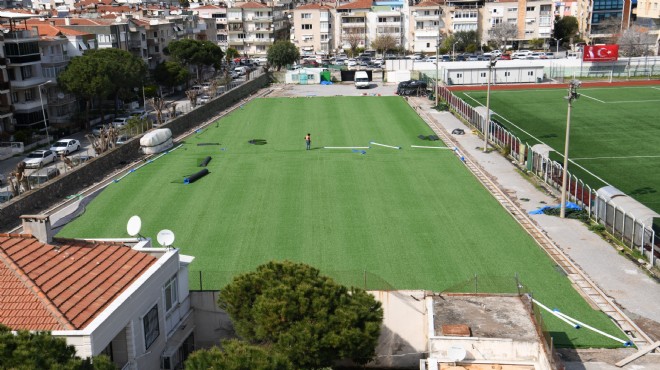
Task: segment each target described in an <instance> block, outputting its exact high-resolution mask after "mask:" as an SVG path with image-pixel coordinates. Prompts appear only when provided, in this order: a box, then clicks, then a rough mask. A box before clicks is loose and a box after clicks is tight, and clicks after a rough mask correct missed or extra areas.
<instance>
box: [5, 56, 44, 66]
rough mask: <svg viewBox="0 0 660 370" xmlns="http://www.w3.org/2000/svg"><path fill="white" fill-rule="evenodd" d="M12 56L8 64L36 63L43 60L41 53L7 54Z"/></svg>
mask: <svg viewBox="0 0 660 370" xmlns="http://www.w3.org/2000/svg"><path fill="white" fill-rule="evenodd" d="M7 57H9V58H10V60H9V63H8V65H16V64H24V63H35V62H40V61H41V54H30V55H7Z"/></svg>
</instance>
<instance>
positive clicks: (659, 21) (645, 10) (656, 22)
mask: <svg viewBox="0 0 660 370" xmlns="http://www.w3.org/2000/svg"><path fill="white" fill-rule="evenodd" d="M635 10H636V12H637V13H636V14H637V19H636V22H635V23H636V24H637V25H639V26H641V27H644V28H645V29H647V30H648V32H649V33H650V34H651V35H653V36H654V37H655V40H656V41H655V45H653V48H654V50H655V54H656V55H657V54H658V51H659V50H660V0H638V2H637V9H635Z"/></svg>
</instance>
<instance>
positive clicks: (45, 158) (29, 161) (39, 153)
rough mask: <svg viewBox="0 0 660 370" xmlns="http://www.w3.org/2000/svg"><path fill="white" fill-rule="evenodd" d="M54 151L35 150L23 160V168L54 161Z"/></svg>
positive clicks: (41, 165) (39, 166) (40, 165)
mask: <svg viewBox="0 0 660 370" xmlns="http://www.w3.org/2000/svg"><path fill="white" fill-rule="evenodd" d="M55 158H56V156H55V153H54V152H53V151H51V150H35V151H34V152H32V153H30V154H28V155H27V157H26V158H25V159H24V160H23V162H25V168H41V167H43V166H44V165H46V164H48V163H53V162H55Z"/></svg>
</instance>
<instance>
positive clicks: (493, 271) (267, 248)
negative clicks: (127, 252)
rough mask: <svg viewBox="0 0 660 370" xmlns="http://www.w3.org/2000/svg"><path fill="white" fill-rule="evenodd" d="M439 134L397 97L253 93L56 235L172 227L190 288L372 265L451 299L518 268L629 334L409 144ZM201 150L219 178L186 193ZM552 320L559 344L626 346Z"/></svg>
mask: <svg viewBox="0 0 660 370" xmlns="http://www.w3.org/2000/svg"><path fill="white" fill-rule="evenodd" d="M308 132H309V133H311V137H312V145H311V147H312V150H309V151H308V150H305V142H304V136H305V134H307V133H308ZM431 134H433V132H432V131H431V129H430V128H429V127H428V126H427V125H426V124H425V123H424V122H423V121H422V120H421V119H420V118H419V116H418V115H417V114H416V113H415V112H414V111H413V110H412V109H411V108H410V107H409V106H408V105H407V103H406V102H405V101H404V100H403V99H401V98H399V97H328V98H265V99H257V100H254V101H252V102H250V103H248V104H246V105H245V106H244V107H242V108H241V109H238V110H237V111H235V112H234V113H232V114H231V115H229V116H227V117H224V118H222V119H221V120H219V121H218V122H216V123H213V124H211V125H210V126H208V127H207V128H205V129H203V130H201V131H200V132H198V133H196V134H194V135H193V136H191V137H189V138H187V139H186V140H185V142H184V143H183V145H182V146H181V147H180V148H178V149H177V150H174V151H172V152H170V153H169V154H167V155H165V156H163V157H161V158H160V159H158V160H156V161H154V162H152V163H150V164H148V165H146V166H144V167H142V168H140V169H139V170H138V171H136V172H134V173H131V174H130V175H129V176H127V177H125V178H123V179H122V180H121V181H119V182H117V183H112V184H110V185H109V186H108V187H107V188H106V189H105V190H104V191H103V192H102V193H101V194H100V195H99V196H98V197H97V198H96V199H95V200H94V201H93V202H92V203H91V204H89V205H88V206H87V209H86V211H85V213H84V214H83V215H82V216H81V217H80V218H78V219H76V220H75V221H73V222H72V223H71V224H69V225H67V226H66V227H65V228H64V229H63V230H62V231H61V232H60V233H59V234H58V236H61V237H89V238H103V237H121V236H126V222H127V220H128V219H129V218H130V217H131V216H132V215H139V216H140V217H141V218H142V225H143V228H142V234H143V235H145V236H149V237H151V238H153V239H154V240H155V235H156V233H157V232H158V231H159V230H161V229H166V228H167V229H171V230H173V231H174V233H175V234H176V241H175V243H174V246H175V247H177V248H180V249H181V252H182V253H184V254H188V255H192V256H195V261H194V262H193V264H192V266H191V270H193V271H192V273H191V281H194V280H196V276H197V272H196V271H202V272H203V276H204V279H205V283H204V284H205V287H206V286H207V284H208V283H215V284H216V285H215V287H216V289H220V288H221V287H222V286H223V285H224V284H226V283H227V282H228V281H229V279H230V278H231V277H232V276H234V275H236V274H239V273H242V272H246V271H250V270H253V269H254V268H255V267H256V266H257V265H259V264H262V263H264V262H267V261H270V260H283V259H289V260H293V261H300V262H304V263H308V264H311V265H313V266H315V267H317V268H319V269H320V270H321V271H322V272H323V273H326V274H328V275H330V276H332V277H334V278H336V279H337V280H339V281H340V282H342V283H345V284H353V285H356V286H360V287H361V286H363V277H364V272H365V271H366V272H367V273H368V275H369V276H370V279H375V280H379V281H381V282H386V283H387V284H388V285H389V286H391V287H393V288H396V289H428V290H434V291H443V290H446V289H450V288H453V287H456V286H463V284H464V283H465V282H466V281H469V280H470V279H471V278H473V277H474V276H475V275H477V276H479V282H480V286H481V288H480V289H481V290H480V291H482V292H483V291H485V290H487V289H488V287H489V285H490V288H491V291H493V292H501V291H512V290H515V280H514V276H515V275H516V274H518V276H519V278H520V281H521V282H522V283H523V284H524V285H526V286H527V287H528V288H529V289H530V290H531V291H532V292H533V294H534V297H535V298H536V299H538V300H539V301H541V302H543V303H545V304H546V305H549V306H550V307H553V308H554V307H556V308H558V309H560V310H562V311H563V312H565V313H566V314H568V315H571V316H574V317H576V318H579V319H580V320H581V321H583V322H586V323H589V324H590V325H592V326H595V327H597V328H599V329H601V330H604V331H606V332H608V333H610V334H612V335H615V336H618V337H622V338H623V337H624V335H623V334H622V333H621V332H620V330H619V329H618V328H617V327H616V326H615V325H614V324H613V323H612V322H611V321H610V320H609V319H608V318H607V317H606V316H605V315H604V314H602V313H601V312H597V311H594V310H592V309H591V308H590V307H589V305H588V304H587V303H586V302H585V301H584V300H583V299H582V298H581V297H580V295H579V294H578V293H577V292H576V291H575V290H574V289H573V288H572V287H571V285H570V283H569V281H568V279H567V278H566V277H565V276H564V275H563V274H562V273H561V272H560V270H559V269H558V268H556V267H555V266H554V264H553V263H552V261H551V260H550V259H549V258H548V257H547V256H546V255H545V254H544V252H543V251H541V249H540V248H539V247H538V246H537V245H536V243H535V242H534V241H533V240H532V238H531V237H529V236H528V235H527V234H526V233H525V232H524V231H523V230H522V229H521V228H520V227H519V226H518V224H517V223H516V222H515V220H513V219H512V218H511V217H510V216H509V215H508V214H507V213H506V211H505V210H504V209H503V208H502V207H501V206H500V205H499V203H497V201H496V200H495V199H493V197H492V196H491V195H490V194H489V193H488V192H487V191H486V190H485V189H484V188H483V187H482V186H481V184H480V183H478V181H477V180H476V179H475V178H474V177H473V175H472V174H471V173H470V172H469V171H468V170H467V169H466V168H465V167H464V165H463V163H462V162H461V161H460V160H459V159H457V157H456V156H455V155H454V154H453V153H452V151H451V150H434V149H425V148H412V147H411V145H420V146H441V145H442V144H440V142H437V141H434V142H431V141H423V140H420V139H419V138H418V135H431ZM249 141H252V142H253V143H257V144H260V145H255V144H250V143H249ZM372 142H376V143H381V144H386V145H390V146H395V147H401V149H394V148H390V147H384V146H377V145H373V144H370V143H372ZM198 144H205V145H198ZM326 146H334V147H362V146H366V147H370V148H367V149H355V150H354V149H351V148H347V149H323V147H326ZM363 152H364V153H363ZM206 156H211V157H212V158H213V159H212V160H211V162H210V163H209V165H208V169H209V171H210V174H208V175H207V176H205V177H203V178H201V179H200V180H198V181H197V182H195V183H193V184H188V185H184V184H183V178H184V176H186V175H190V174H191V173H194V172H197V171H198V170H199V167H198V164H199V162H201V160H202V159H203V158H204V157H206ZM503 282H504V283H503ZM192 285H193V283H192V282H191V286H192ZM192 289H195V288H194V286H192ZM473 289H474V286H473V285H467V286H464V291H473ZM545 322H546V324H547V325H548V326H549V330H551V331H553V332H555V333H556V335H555V344H557V345H559V346H575V347H618V346H620V344H619V343H617V342H615V341H612V340H610V339H607V338H605V337H602V336H599V335H597V334H594V333H592V332H589V331H585V330H579V331H578V330H575V329H573V328H572V327H570V326H568V325H566V324H565V323H564V322H562V321H559V320H558V319H556V318H554V317H553V316H551V315H549V316H546V317H545Z"/></svg>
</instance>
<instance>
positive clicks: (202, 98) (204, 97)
mask: <svg viewBox="0 0 660 370" xmlns="http://www.w3.org/2000/svg"><path fill="white" fill-rule="evenodd" d="M197 101H198V102H199V104H206V103H208V102H209V101H211V97H210V96H208V95H206V94H204V95H202V96H200V97H199V98H197Z"/></svg>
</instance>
